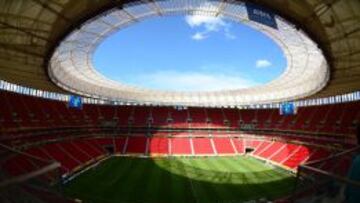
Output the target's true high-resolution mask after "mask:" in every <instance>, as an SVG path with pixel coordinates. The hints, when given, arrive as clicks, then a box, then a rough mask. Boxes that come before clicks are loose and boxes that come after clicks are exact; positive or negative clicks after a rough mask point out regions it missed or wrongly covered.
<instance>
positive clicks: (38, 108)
mask: <svg viewBox="0 0 360 203" xmlns="http://www.w3.org/2000/svg"><path fill="white" fill-rule="evenodd" d="M0 97H1V98H2V99H1V100H0V132H1V131H6V130H9V129H28V128H52V127H68V126H76V127H79V126H101V125H102V124H103V122H104V121H115V122H116V125H117V126H125V127H126V126H139V127H148V126H154V127H173V128H226V127H228V126H230V127H237V128H238V127H240V126H243V125H249V124H250V125H251V126H252V127H253V128H254V129H271V130H287V131H289V130H290V131H294V130H295V131H301V132H323V133H338V134H353V133H354V132H355V127H356V125H357V124H358V123H359V121H360V102H352V103H344V104H333V105H323V106H312V107H303V108H299V109H298V114H297V115H294V116H281V115H279V111H278V110H277V109H254V110H239V109H212V108H209V109H206V108H189V109H185V110H176V109H174V108H170V107H141V106H106V105H88V104H85V105H84V107H83V109H82V110H78V109H69V108H68V107H67V104H66V103H65V102H60V101H53V100H46V99H42V98H37V97H31V96H26V95H20V94H16V93H12V92H6V91H0Z"/></svg>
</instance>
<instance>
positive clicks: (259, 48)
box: [93, 15, 287, 91]
mask: <svg viewBox="0 0 360 203" xmlns="http://www.w3.org/2000/svg"><path fill="white" fill-rule="evenodd" d="M93 63H94V66H95V68H96V70H97V71H98V72H99V73H101V74H102V75H104V76H105V77H107V78H109V79H111V80H114V81H117V82H120V83H123V84H124V83H125V84H127V85H131V86H136V87H140V88H147V89H154V90H169V91H217V90H233V89H241V88H248V87H253V86H258V85H263V84H266V83H268V82H270V81H272V80H274V79H276V78H278V77H279V76H280V75H281V74H282V73H283V72H284V71H285V69H286V66H287V62H286V58H285V57H284V53H283V52H282V50H281V48H280V47H279V46H278V45H277V44H276V42H274V41H273V40H272V39H271V38H269V37H268V36H266V35H265V34H264V33H262V32H260V31H258V30H256V29H253V28H251V27H250V26H248V25H246V24H243V23H238V22H233V21H232V20H228V19H226V18H223V17H212V16H196V15H192V16H183V15H174V16H166V17H152V18H148V19H146V20H143V21H140V22H137V23H135V24H133V25H132V26H129V27H125V28H123V29H120V30H119V31H117V32H115V33H113V34H112V35H110V36H109V37H107V38H105V39H104V41H102V43H100V44H99V46H98V47H97V48H96V50H95V52H94V55H93Z"/></svg>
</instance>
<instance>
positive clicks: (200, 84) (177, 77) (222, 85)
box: [133, 71, 257, 91]
mask: <svg viewBox="0 0 360 203" xmlns="http://www.w3.org/2000/svg"><path fill="white" fill-rule="evenodd" d="M133 79H134V80H135V81H133V82H136V84H137V85H141V86H143V87H149V88H154V89H161V90H175V91H214V90H223V89H239V88H246V87H250V86H253V85H257V83H256V82H254V81H252V80H249V79H247V78H244V77H241V76H239V75H234V74H214V73H203V72H178V71H158V72H153V73H148V74H146V73H144V74H143V75H138V77H137V78H133Z"/></svg>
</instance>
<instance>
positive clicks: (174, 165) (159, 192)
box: [64, 156, 295, 203]
mask: <svg viewBox="0 0 360 203" xmlns="http://www.w3.org/2000/svg"><path fill="white" fill-rule="evenodd" d="M294 183H295V177H294V176H293V175H291V174H289V173H288V172H286V171H284V170H283V169H279V168H275V167H273V166H270V165H265V164H264V163H263V162H261V161H259V160H257V159H255V158H252V157H245V156H235V157H177V158H175V157H173V158H132V157H112V158H109V159H107V160H106V161H104V162H102V163H100V164H99V165H97V166H96V167H93V168H91V169H89V170H88V171H86V172H84V173H82V174H81V175H79V176H78V177H76V178H75V179H73V180H72V181H70V182H68V183H67V184H66V185H65V186H64V191H65V193H66V194H67V195H68V196H69V197H72V198H77V199H81V200H83V202H89V203H90V202H91V203H95V202H96V203H107V202H109V203H121V202H124V203H125V202H129V203H130V202H135V203H137V202H138V203H142V202H143V203H147V202H148V203H171V202H173V203H190V202H198V203H202V202H204V203H210V202H214V203H215V202H216V203H222V202H223V203H232V202H243V201H247V200H257V199H260V198H267V199H268V200H271V199H274V198H279V197H283V196H286V195H288V194H289V193H290V192H291V190H292V189H293V184H294Z"/></svg>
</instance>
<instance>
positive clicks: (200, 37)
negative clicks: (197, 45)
mask: <svg viewBox="0 0 360 203" xmlns="http://www.w3.org/2000/svg"><path fill="white" fill-rule="evenodd" d="M206 37H207V36H206V35H205V34H203V33H201V32H197V33H195V34H194V35H193V36H191V38H192V39H193V40H203V39H205V38H206Z"/></svg>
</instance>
